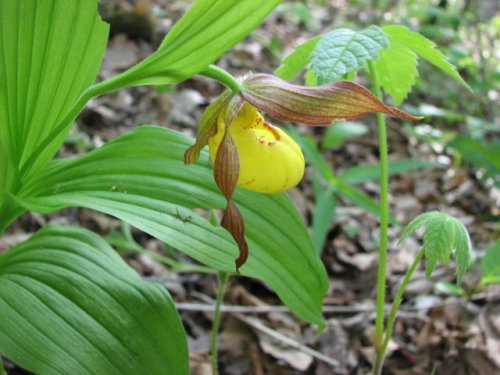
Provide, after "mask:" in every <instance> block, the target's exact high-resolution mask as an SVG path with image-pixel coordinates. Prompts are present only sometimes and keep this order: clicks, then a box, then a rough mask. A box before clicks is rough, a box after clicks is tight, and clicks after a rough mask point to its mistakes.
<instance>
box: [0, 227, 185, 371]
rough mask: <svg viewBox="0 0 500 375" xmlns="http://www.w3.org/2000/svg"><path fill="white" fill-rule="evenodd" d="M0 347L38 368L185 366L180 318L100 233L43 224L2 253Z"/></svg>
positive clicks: (166, 298) (174, 368)
mask: <svg viewBox="0 0 500 375" xmlns="http://www.w3.org/2000/svg"><path fill="white" fill-rule="evenodd" d="M0 315H1V317H2V319H1V320H0V353H1V354H2V355H4V356H6V357H8V358H9V359H11V360H13V361H14V362H16V363H18V364H19V365H21V366H22V367H24V368H26V369H28V370H30V371H33V372H35V373H39V374H82V375H85V374H89V375H93V374H110V375H111V374H116V375H120V374H144V373H149V374H158V373H172V374H188V371H189V370H188V352H187V343H186V340H185V334H184V330H183V327H182V323H181V321H180V319H179V316H178V314H177V312H176V310H175V306H174V304H173V302H172V300H171V299H170V296H169V295H168V293H167V292H166V290H165V289H164V288H163V287H162V286H160V285H158V284H152V283H146V282H144V281H142V280H141V279H140V277H139V276H138V275H137V274H136V273H135V272H134V271H133V270H132V269H131V268H130V267H129V266H128V265H127V264H125V262H123V260H122V259H121V258H120V257H119V256H118V255H117V254H116V253H115V252H114V250H113V249H112V248H111V247H110V246H109V245H108V244H107V243H106V242H105V241H104V240H102V239H101V238H100V237H98V236H97V235H95V234H93V233H92V232H89V231H87V230H84V229H80V228H72V227H56V226H47V227H45V228H44V229H42V230H41V231H39V232H38V233H37V234H35V235H34V236H33V237H32V238H31V239H29V240H28V241H26V242H23V243H22V244H20V245H18V246H16V247H15V248H12V249H10V250H9V251H8V252H7V253H4V254H2V255H1V256H0Z"/></svg>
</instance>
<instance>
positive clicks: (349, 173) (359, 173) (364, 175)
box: [338, 159, 442, 184]
mask: <svg viewBox="0 0 500 375" xmlns="http://www.w3.org/2000/svg"><path fill="white" fill-rule="evenodd" d="M426 167H432V168H440V167H441V168H442V165H441V164H438V163H435V162H431V161H426V160H415V159H406V160H404V159H403V160H393V161H390V162H389V176H394V175H396V174H399V173H403V172H409V171H413V170H417V169H421V168H426ZM338 178H339V179H341V180H342V181H344V182H347V183H349V184H359V183H363V182H367V181H376V180H378V179H380V163H370V164H363V165H357V166H354V167H350V168H347V169H346V170H344V171H343V172H342V173H341V174H339V176H338Z"/></svg>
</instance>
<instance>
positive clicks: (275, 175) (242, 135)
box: [208, 103, 305, 193]
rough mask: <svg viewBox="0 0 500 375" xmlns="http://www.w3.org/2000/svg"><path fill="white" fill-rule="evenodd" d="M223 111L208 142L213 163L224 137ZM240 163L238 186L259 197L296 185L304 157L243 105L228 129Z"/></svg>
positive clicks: (295, 144)
mask: <svg viewBox="0 0 500 375" xmlns="http://www.w3.org/2000/svg"><path fill="white" fill-rule="evenodd" d="M225 126H226V124H225V123H224V111H222V112H221V114H220V116H219V118H218V120H217V133H216V134H215V135H214V136H213V137H211V138H210V139H209V141H208V146H209V149H210V158H211V159H212V161H213V160H215V156H216V154H217V149H218V148H219V145H220V142H221V140H222V137H223V135H224V131H225ZM229 134H230V135H231V137H232V139H233V141H234V143H235V145H236V148H237V149H238V154H239V159H240V173H239V178H238V185H239V186H241V187H244V188H246V189H249V190H253V191H257V192H260V193H278V192H281V191H284V190H287V189H289V188H291V187H293V186H295V185H297V184H298V183H299V182H300V180H301V179H302V177H303V176H304V165H305V162H304V155H303V154H302V151H301V149H300V147H299V146H298V145H297V143H295V141H294V140H293V139H292V138H290V137H289V136H288V135H287V134H286V133H285V132H283V131H282V130H281V129H279V128H277V127H274V126H272V125H271V124H269V123H267V122H265V120H264V118H263V117H262V116H261V115H260V113H259V112H258V111H257V109H256V108H255V107H253V106H252V105H250V104H248V103H246V104H245V105H244V106H243V108H242V109H241V110H240V112H239V113H238V116H237V117H236V118H235V120H234V121H233V123H232V124H231V127H230V128H229Z"/></svg>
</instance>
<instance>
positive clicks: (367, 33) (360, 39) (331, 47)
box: [311, 26, 389, 84]
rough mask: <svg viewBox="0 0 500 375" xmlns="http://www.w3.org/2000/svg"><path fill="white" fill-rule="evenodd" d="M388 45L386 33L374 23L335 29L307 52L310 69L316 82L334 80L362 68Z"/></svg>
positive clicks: (321, 82) (322, 82)
mask: <svg viewBox="0 0 500 375" xmlns="http://www.w3.org/2000/svg"><path fill="white" fill-rule="evenodd" d="M387 47H389V42H388V40H387V36H386V34H385V33H384V32H383V31H382V30H381V29H380V28H379V27H377V26H370V27H367V28H366V29H363V30H360V31H354V30H350V29H337V30H333V31H331V32H329V33H327V34H325V35H324V36H323V37H322V38H321V40H320V41H319V42H318V43H317V44H316V48H315V49H314V51H313V53H312V54H311V69H312V70H313V71H314V73H315V74H316V76H317V77H318V81H319V83H320V84H324V83H328V82H335V81H336V80H338V79H339V78H340V77H342V76H343V75H344V74H347V73H350V72H352V71H354V70H357V69H359V68H362V67H363V66H364V65H365V62H366V61H367V60H374V59H376V58H378V55H379V51H380V50H381V49H384V48H387Z"/></svg>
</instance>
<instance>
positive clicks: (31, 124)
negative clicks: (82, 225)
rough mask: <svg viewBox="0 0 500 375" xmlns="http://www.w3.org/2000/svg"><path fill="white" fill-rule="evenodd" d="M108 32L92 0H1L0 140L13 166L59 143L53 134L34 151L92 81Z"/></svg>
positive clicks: (41, 158) (41, 159)
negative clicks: (40, 148) (48, 143)
mask: <svg viewBox="0 0 500 375" xmlns="http://www.w3.org/2000/svg"><path fill="white" fill-rule="evenodd" d="M108 30H109V26H108V25H107V24H105V23H104V22H102V21H101V19H100V17H99V14H98V13H97V1H96V0H90V1H56V0H45V1H30V0H17V1H2V2H0V46H2V48H0V142H1V143H2V146H3V147H2V148H3V149H4V153H5V155H6V156H7V157H8V158H9V160H10V163H11V165H12V166H14V167H15V169H16V170H20V169H21V168H22V167H24V166H25V163H26V162H27V161H28V160H30V157H32V156H34V157H36V162H37V165H39V166H40V165H43V164H44V163H46V162H48V160H49V159H50V158H51V157H52V156H53V155H54V154H55V152H56V150H57V148H58V147H59V146H60V144H61V143H62V142H63V140H64V137H65V133H58V134H56V135H55V136H53V137H52V138H53V139H52V140H51V141H52V143H51V145H50V147H44V148H43V149H42V150H37V146H39V145H40V143H41V141H42V140H43V139H44V138H45V137H46V136H47V135H48V134H49V133H50V132H51V131H52V130H53V129H55V128H56V127H57V125H58V124H59V122H60V121H62V120H63V118H64V117H65V115H66V114H67V112H68V111H69V109H70V108H71V106H72V105H73V104H74V103H75V101H76V100H77V98H78V97H79V96H80V95H81V94H82V92H83V91H84V90H85V89H86V88H87V87H88V86H89V85H90V84H91V83H92V82H93V81H94V80H95V78H96V75H97V71H98V69H99V65H100V63H101V60H102V56H103V54H104V49H105V47H106V41H107V37H108ZM71 121H72V120H70V122H71ZM66 125H67V126H69V125H70V123H68V124H66ZM0 163H4V162H3V161H2V162H0ZM0 169H4V167H2V168H0ZM8 180H10V178H9V179H8ZM7 185H8V186H10V187H12V180H10V181H7Z"/></svg>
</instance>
